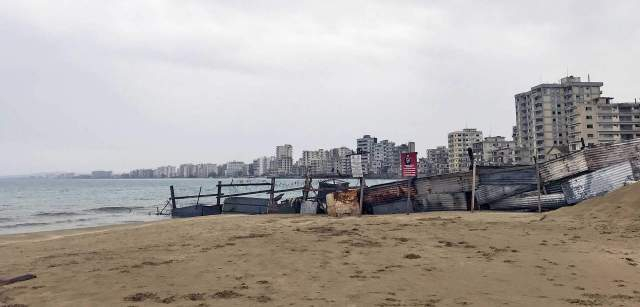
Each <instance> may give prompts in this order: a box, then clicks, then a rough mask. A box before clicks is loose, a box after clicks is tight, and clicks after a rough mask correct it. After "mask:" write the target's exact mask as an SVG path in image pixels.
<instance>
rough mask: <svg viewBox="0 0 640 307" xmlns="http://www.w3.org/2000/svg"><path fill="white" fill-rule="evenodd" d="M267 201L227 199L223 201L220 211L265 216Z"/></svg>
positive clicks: (245, 198) (246, 198)
mask: <svg viewBox="0 0 640 307" xmlns="http://www.w3.org/2000/svg"><path fill="white" fill-rule="evenodd" d="M268 208H269V200H268V199H264V198H253V197H228V198H225V199H224V205H223V206H222V211H223V212H227V213H247V214H266V213H267V212H268V211H269V209H268Z"/></svg>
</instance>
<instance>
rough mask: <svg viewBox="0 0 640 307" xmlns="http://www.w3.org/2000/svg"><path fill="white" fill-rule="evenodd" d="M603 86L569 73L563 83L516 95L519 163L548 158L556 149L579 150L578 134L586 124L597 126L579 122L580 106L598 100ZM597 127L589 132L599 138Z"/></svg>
mask: <svg viewBox="0 0 640 307" xmlns="http://www.w3.org/2000/svg"><path fill="white" fill-rule="evenodd" d="M602 85H603V83H602V82H591V81H590V80H589V81H587V82H582V81H581V80H580V77H574V76H569V77H565V78H562V79H561V80H560V83H543V84H539V85H536V86H534V87H532V88H531V90H530V91H527V92H524V93H520V94H516V95H515V105H516V131H514V135H515V136H516V137H517V139H515V141H516V144H517V145H516V146H517V147H518V148H517V152H518V157H517V160H518V161H517V162H519V163H533V161H534V159H533V158H534V157H537V158H538V161H545V160H547V157H546V155H547V153H549V152H551V150H552V149H555V150H556V151H560V152H569V151H570V150H577V149H579V148H578V146H577V144H576V142H575V137H574V136H576V133H577V131H578V130H579V131H582V130H583V129H582V127H581V126H582V124H584V127H585V128H586V127H587V125H592V127H595V126H593V125H594V124H588V123H586V121H585V122H580V123H578V122H577V121H576V111H577V109H576V108H578V107H579V106H581V105H583V104H585V102H590V101H598V100H599V98H600V96H601V95H602V91H601V89H600V88H601V87H602ZM585 116H587V115H585ZM591 116H592V115H591ZM585 119H586V118H585ZM589 129H591V128H589ZM593 129H594V130H593V131H592V132H591V133H589V132H587V134H593V135H594V137H595V136H596V134H597V132H596V130H595V128H593ZM579 141H580V140H579V139H578V142H579ZM570 145H571V146H570ZM574 145H576V146H574ZM574 148H575V149H574Z"/></svg>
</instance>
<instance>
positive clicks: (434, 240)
mask: <svg viewBox="0 0 640 307" xmlns="http://www.w3.org/2000/svg"><path fill="white" fill-rule="evenodd" d="M639 192H640V185H633V186H627V187H624V188H621V189H620V190H617V191H615V192H612V193H609V194H608V195H606V196H604V197H598V198H594V199H591V200H589V201H585V202H583V203H581V204H578V205H575V206H572V207H565V208H561V209H558V210H555V211H551V212H546V213H544V214H539V213H517V212H487V211H476V212H473V213H470V212H460V211H458V212H421V213H413V214H396V215H364V216H362V217H342V218H333V217H327V216H322V215H316V216H312V215H309V216H306V215H293V214H291V215H277V214H273V215H269V214H267V215H219V216H204V217H197V218H188V219H171V220H165V221H157V222H148V223H140V224H134V225H132V224H129V225H116V226H113V225H112V226H105V227H95V228H83V229H74V230H64V231H52V232H42V233H31V234H23V235H9V236H0V246H1V247H2V248H0V258H1V259H3V264H4V265H3V266H0V277H2V278H5V277H9V278H10V277H14V276H20V275H24V274H34V275H36V276H37V278H35V279H31V280H27V281H23V282H19V283H15V284H11V285H6V286H2V287H1V288H0V303H2V304H6V305H10V304H24V305H28V306H114V305H116V306H157V305H163V306H164V305H168V306H198V305H201V306H205V305H206V306H247V305H250V306H254V305H257V306H289V305H292V306H301V305H302V306H311V305H314V306H457V305H461V306H464V305H474V306H500V305H510V306H576V305H599V306H637V305H639V304H640V250H639V249H638V246H640V220H639V219H638V218H637V212H638V210H639V209H640V202H639V201H638V200H639V197H638V195H640V194H639Z"/></svg>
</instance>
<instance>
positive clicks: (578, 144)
mask: <svg viewBox="0 0 640 307" xmlns="http://www.w3.org/2000/svg"><path fill="white" fill-rule="evenodd" d="M612 100H613V98H610V97H599V98H598V99H594V100H591V101H587V102H584V103H581V104H578V105H576V106H575V109H574V112H573V114H572V116H571V124H570V126H569V142H570V150H571V151H575V150H580V149H581V148H582V146H583V143H584V145H585V146H592V145H597V144H601V143H613V142H620V141H625V140H632V139H636V138H640V103H637V102H623V103H613V102H612Z"/></svg>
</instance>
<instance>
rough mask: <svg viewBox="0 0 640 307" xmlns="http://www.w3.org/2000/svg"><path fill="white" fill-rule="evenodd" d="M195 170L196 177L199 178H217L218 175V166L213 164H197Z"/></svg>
mask: <svg viewBox="0 0 640 307" xmlns="http://www.w3.org/2000/svg"><path fill="white" fill-rule="evenodd" d="M195 168H196V171H195V176H196V177H198V178H207V177H215V176H216V175H217V174H218V166H217V165H216V164H213V163H201V164H197V165H196V166H195Z"/></svg>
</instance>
